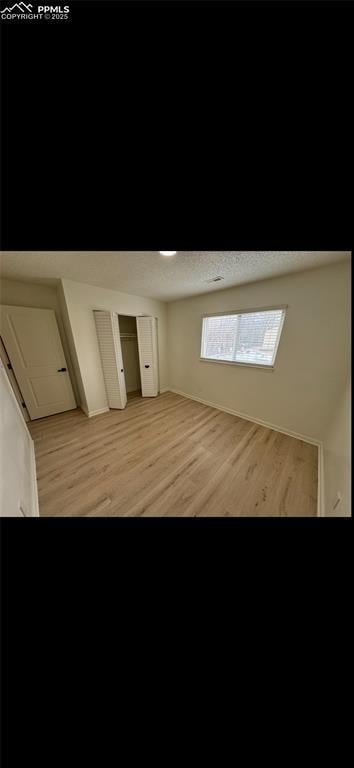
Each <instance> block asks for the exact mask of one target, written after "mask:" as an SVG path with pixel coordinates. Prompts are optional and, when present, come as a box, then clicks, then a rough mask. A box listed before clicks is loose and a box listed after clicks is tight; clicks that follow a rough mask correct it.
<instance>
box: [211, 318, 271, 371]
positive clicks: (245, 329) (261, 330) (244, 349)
mask: <svg viewBox="0 0 354 768" xmlns="http://www.w3.org/2000/svg"><path fill="white" fill-rule="evenodd" d="M284 317H285V307H279V308H278V309H263V310H257V311H253V312H251V311H247V312H234V313H232V314H231V313H230V314H225V315H218V316H216V315H212V316H208V317H203V332H202V349H201V358H202V359H203V360H215V361H218V362H221V363H241V364H243V365H257V366H266V367H268V368H273V367H274V363H275V358H276V355H277V349H278V344H279V339H280V336H281V331H282V327H283V322H284Z"/></svg>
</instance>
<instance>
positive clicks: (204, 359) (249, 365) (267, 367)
mask: <svg viewBox="0 0 354 768" xmlns="http://www.w3.org/2000/svg"><path fill="white" fill-rule="evenodd" d="M199 360H200V362H201V363H216V365H240V366H242V368H260V369H261V370H262V371H274V365H262V364H261V363H239V362H237V360H213V359H212V358H209V357H200V358H199Z"/></svg>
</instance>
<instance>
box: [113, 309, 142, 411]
mask: <svg viewBox="0 0 354 768" xmlns="http://www.w3.org/2000/svg"><path fill="white" fill-rule="evenodd" d="M118 321H119V334H120V343H121V348H122V358H123V368H124V374H125V386H126V391H127V395H128V396H130V397H132V396H133V395H137V396H139V395H140V396H141V378H140V364H139V347H138V334H137V326H136V317H130V316H128V315H118Z"/></svg>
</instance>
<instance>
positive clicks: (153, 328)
mask: <svg viewBox="0 0 354 768" xmlns="http://www.w3.org/2000/svg"><path fill="white" fill-rule="evenodd" d="M136 327H137V331H138V347H139V360H140V378H141V394H142V396H143V397H156V396H157V395H158V393H159V375H158V355H157V324H156V318H155V317H137V318H136Z"/></svg>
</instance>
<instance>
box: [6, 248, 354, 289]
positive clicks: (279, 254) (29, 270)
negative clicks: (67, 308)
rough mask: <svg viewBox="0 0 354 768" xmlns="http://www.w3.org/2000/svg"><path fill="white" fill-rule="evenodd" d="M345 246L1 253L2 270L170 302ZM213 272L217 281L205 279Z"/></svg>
mask: <svg viewBox="0 0 354 768" xmlns="http://www.w3.org/2000/svg"><path fill="white" fill-rule="evenodd" d="M349 256H350V253H349V252H348V251H178V253H177V256H174V257H172V258H166V257H163V256H160V254H159V252H158V251H131V252H123V251H117V252H114V251H100V252H97V251H87V252H83V251H60V252H57V251H48V252H40V251H36V252H31V251H22V252H12V251H3V252H2V253H1V261H0V268H1V275H2V276H3V277H7V278H12V279H13V280H27V281H31V282H40V283H47V284H49V285H50V284H52V283H53V281H54V280H56V279H58V278H67V279H69V280H76V281H78V282H81V283H88V284H89V285H97V286H100V287H102V288H111V289H115V290H117V291H124V292H125V293H132V294H137V295H140V296H147V297H150V298H154V299H161V300H162V301H173V300H175V299H180V298H184V297H186V296H196V295H198V294H201V293H209V292H211V291H218V290H219V291H220V290H222V289H224V288H230V287H231V286H234V285H241V284H242V283H250V282H254V281H255V280H264V279H265V278H268V277H274V276H276V275H285V274H289V273H291V272H298V271H301V270H305V269H311V268H313V267H317V266H321V265H323V264H330V263H331V262H335V261H341V260H343V259H345V258H349ZM217 275H221V276H222V277H224V280H222V281H221V282H218V283H215V284H214V283H211V284H208V283H207V282H206V281H207V280H210V279H211V278H213V277H216V276H217Z"/></svg>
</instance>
